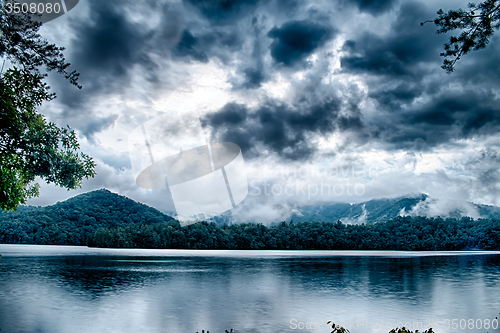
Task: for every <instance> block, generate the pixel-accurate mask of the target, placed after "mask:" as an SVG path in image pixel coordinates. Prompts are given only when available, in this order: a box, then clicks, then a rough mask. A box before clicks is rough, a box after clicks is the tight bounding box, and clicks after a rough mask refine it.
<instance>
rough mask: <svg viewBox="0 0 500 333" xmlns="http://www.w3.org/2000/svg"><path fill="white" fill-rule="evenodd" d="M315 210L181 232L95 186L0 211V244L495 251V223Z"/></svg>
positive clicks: (498, 241)
mask: <svg viewBox="0 0 500 333" xmlns="http://www.w3.org/2000/svg"><path fill="white" fill-rule="evenodd" d="M406 199H407V200H406V201H405V199H404V198H403V199H400V200H402V201H401V202H400V204H404V203H405V202H407V203H411V202H412V200H413V199H408V198H406ZM382 200H384V199H382ZM391 200H394V199H386V201H385V202H386V203H385V204H384V205H380V204H379V203H378V202H375V204H374V202H371V203H370V202H367V203H364V206H363V208H364V209H365V215H367V213H366V212H367V211H368V209H370V210H371V211H372V212H376V211H377V210H376V209H377V208H379V211H380V213H379V215H378V216H389V215H384V214H387V212H393V211H394V212H395V211H396V210H400V209H401V207H400V206H399V205H393V208H392V210H391V209H390V207H391V205H389V204H388V203H390V202H391ZM346 205H347V206H348V207H347V206H346V207H347V208H349V209H352V205H350V204H346ZM339 207H340V206H338V207H337V208H339ZM326 208H328V207H326ZM326 208H323V209H326ZM388 208H389V209H388ZM494 208H495V207H494ZM339 211H340V209H339ZM351 211H352V210H351ZM326 212H327V213H328V210H327V211H326ZM330 212H331V211H330ZM322 213H324V212H322V211H321V210H319V213H318V215H317V216H316V217H317V218H314V219H313V220H310V221H307V222H298V221H295V220H294V222H281V223H277V224H275V225H271V226H265V225H263V224H260V223H245V224H233V225H222V226H218V225H217V224H215V223H208V222H201V223H195V224H192V225H189V226H186V227H181V226H180V224H179V222H178V221H177V220H175V219H173V218H171V217H169V216H167V215H165V214H163V213H161V212H159V211H157V210H156V209H154V208H152V207H149V206H146V205H144V204H141V203H138V202H135V201H133V200H131V199H129V198H126V197H124V196H120V195H118V194H115V193H112V192H110V191H108V190H105V189H102V190H98V191H93V192H88V193H84V194H80V195H78V196H75V197H73V198H71V199H68V200H66V201H63V202H58V203H57V204H55V205H52V206H47V207H33V206H28V207H23V208H21V209H20V210H19V211H18V212H3V213H2V214H0V243H10V244H59V245H88V246H97V247H114V248H178V249H239V250H247V249H289V250H292V249H296V250H305V249H310V250H313V249H325V250H326V249H336V250H348V249H349V250H354V249H355V250H420V251H424V250H467V249H483V250H500V220H498V219H472V218H470V217H463V218H460V219H456V218H447V219H443V218H440V217H438V218H427V217H420V216H416V217H410V216H406V217H396V218H392V219H388V220H385V221H383V222H375V223H362V224H346V223H342V222H340V221H336V222H325V221H324V220H322V219H321V217H322V215H321V214H322Z"/></svg>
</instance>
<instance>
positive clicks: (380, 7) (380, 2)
mask: <svg viewBox="0 0 500 333" xmlns="http://www.w3.org/2000/svg"><path fill="white" fill-rule="evenodd" d="M350 2H351V3H353V4H355V5H356V6H357V7H358V8H359V10H360V11H362V12H367V13H370V14H372V15H375V16H377V15H380V14H383V13H385V12H387V11H388V10H390V9H392V7H393V6H394V4H395V3H396V2H397V0H351V1H350Z"/></svg>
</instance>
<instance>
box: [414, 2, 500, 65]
mask: <svg viewBox="0 0 500 333" xmlns="http://www.w3.org/2000/svg"><path fill="white" fill-rule="evenodd" d="M437 14H438V15H439V16H438V17H437V18H435V19H434V20H428V21H425V22H422V23H420V25H424V24H426V23H428V22H434V24H435V25H436V26H438V27H439V29H438V30H437V33H439V34H444V33H447V32H449V31H453V30H457V29H458V30H461V31H462V33H461V34H460V36H458V37H457V36H451V37H450V40H449V42H448V43H445V44H444V52H442V53H441V54H440V55H441V56H443V57H445V59H444V60H443V65H442V66H441V68H443V69H444V70H446V71H447V72H448V73H451V72H453V71H454V70H455V64H456V62H457V61H458V60H460V59H461V57H462V56H463V55H465V54H467V53H469V52H470V51H471V50H480V49H484V48H485V47H486V45H487V44H488V42H489V39H490V37H491V36H492V35H493V33H494V31H495V30H498V29H499V28H500V1H499V0H486V1H484V2H481V3H480V4H478V5H476V4H474V3H469V5H468V9H467V10H463V9H462V8H459V9H456V10H453V9H452V10H450V11H448V13H445V12H444V11H443V10H442V9H439V10H438V11H437ZM447 57H452V58H451V59H447Z"/></svg>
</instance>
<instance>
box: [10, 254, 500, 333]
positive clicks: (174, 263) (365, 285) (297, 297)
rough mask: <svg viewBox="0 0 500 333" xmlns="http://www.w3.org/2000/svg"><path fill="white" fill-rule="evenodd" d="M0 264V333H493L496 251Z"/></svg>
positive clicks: (69, 258)
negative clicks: (404, 329) (430, 331)
mask: <svg viewBox="0 0 500 333" xmlns="http://www.w3.org/2000/svg"><path fill="white" fill-rule="evenodd" d="M0 253H1V254H2V255H3V257H2V258H0V264H1V268H0V329H1V331H0V332H1V333H4V332H8V333H10V332H37V333H40V332H51V333H57V332H71V333H72V332H89V333H90V332H92V333H95V332H116V333H121V332H134V333H136V332H141V333H142V332H145V333H150V332H169V333H170V332H171V333H195V332H196V331H199V332H201V330H202V329H204V330H209V331H210V332H211V333H218V332H224V330H225V329H228V330H229V329H230V328H233V329H234V331H235V332H237V333H244V332H248V333H250V332H251V333H261V332H262V333H264V332H265V333H275V332H330V331H331V328H330V329H327V327H326V321H327V320H333V321H334V322H337V323H344V326H347V328H349V329H350V331H351V332H352V333H355V332H389V330H390V327H395V326H402V325H405V326H411V328H413V329H419V330H420V331H421V330H422V328H423V329H426V328H427V327H428V326H429V324H430V325H431V326H433V327H434V330H435V331H436V332H500V329H499V328H498V319H495V317H498V316H499V312H500V253H498V252H497V253H487V254H486V253H485V252H460V253H451V252H432V253H429V252H418V253H417V252H398V251H364V252H362V251H203V250H125V249H124V250H110V249H89V248H86V247H70V246H36V245H0ZM453 319H455V320H453ZM398 323H399V325H398ZM460 326H462V329H461V328H460ZM479 326H482V328H479ZM485 326H487V327H489V328H485ZM314 327H316V328H314ZM380 327H382V328H380ZM454 327H456V328H457V329H453V328H454ZM495 328H496V329H495Z"/></svg>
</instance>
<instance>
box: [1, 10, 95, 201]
mask: <svg viewBox="0 0 500 333" xmlns="http://www.w3.org/2000/svg"><path fill="white" fill-rule="evenodd" d="M0 14H1V21H0V56H3V57H6V58H7V59H9V60H10V62H11V63H12V64H13V66H12V67H11V68H9V69H7V70H6V71H5V72H3V73H1V77H0V125H1V127H0V171H1V177H0V208H1V209H8V210H11V209H14V210H15V209H16V208H17V207H18V206H19V205H20V204H23V203H26V200H27V199H29V198H31V197H34V196H38V193H39V186H38V184H34V185H33V184H32V183H33V181H34V180H35V178H36V177H40V178H41V179H43V180H45V181H46V182H47V183H55V184H56V185H59V186H62V187H65V188H67V189H68V190H69V189H76V188H78V187H81V184H82V180H83V179H84V178H90V177H94V176H95V171H94V168H95V163H94V161H93V160H92V158H90V156H88V155H86V154H83V153H81V152H79V149H80V145H79V144H78V140H77V137H76V133H75V132H74V131H73V130H71V129H70V128H69V127H67V128H59V127H57V126H56V125H55V124H53V123H50V122H47V120H46V119H45V117H43V116H42V115H40V114H38V113H37V111H36V108H37V107H39V106H41V105H42V103H43V102H48V101H51V100H53V99H54V98H55V97H56V96H55V94H54V93H49V86H48V85H47V83H46V82H44V79H45V78H46V77H47V75H48V74H47V73H48V72H50V71H54V70H55V71H56V72H58V73H61V74H63V75H64V76H65V78H66V79H68V81H69V82H70V83H71V84H73V85H75V86H77V87H78V88H81V86H80V85H79V84H78V82H77V81H78V76H79V74H78V73H76V72H75V71H72V72H68V70H67V69H68V67H69V63H67V62H66V61H65V59H64V56H63V54H62V51H63V50H64V48H63V47H57V46H55V45H54V44H49V43H48V42H47V41H46V40H44V39H42V37H41V36H40V35H39V34H38V29H39V28H40V23H38V22H36V21H31V20H30V19H29V17H27V16H26V15H24V14H22V13H21V14H15V15H6V14H5V12H4V8H3V7H0ZM43 67H45V70H46V73H42V72H40V69H41V68H43Z"/></svg>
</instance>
